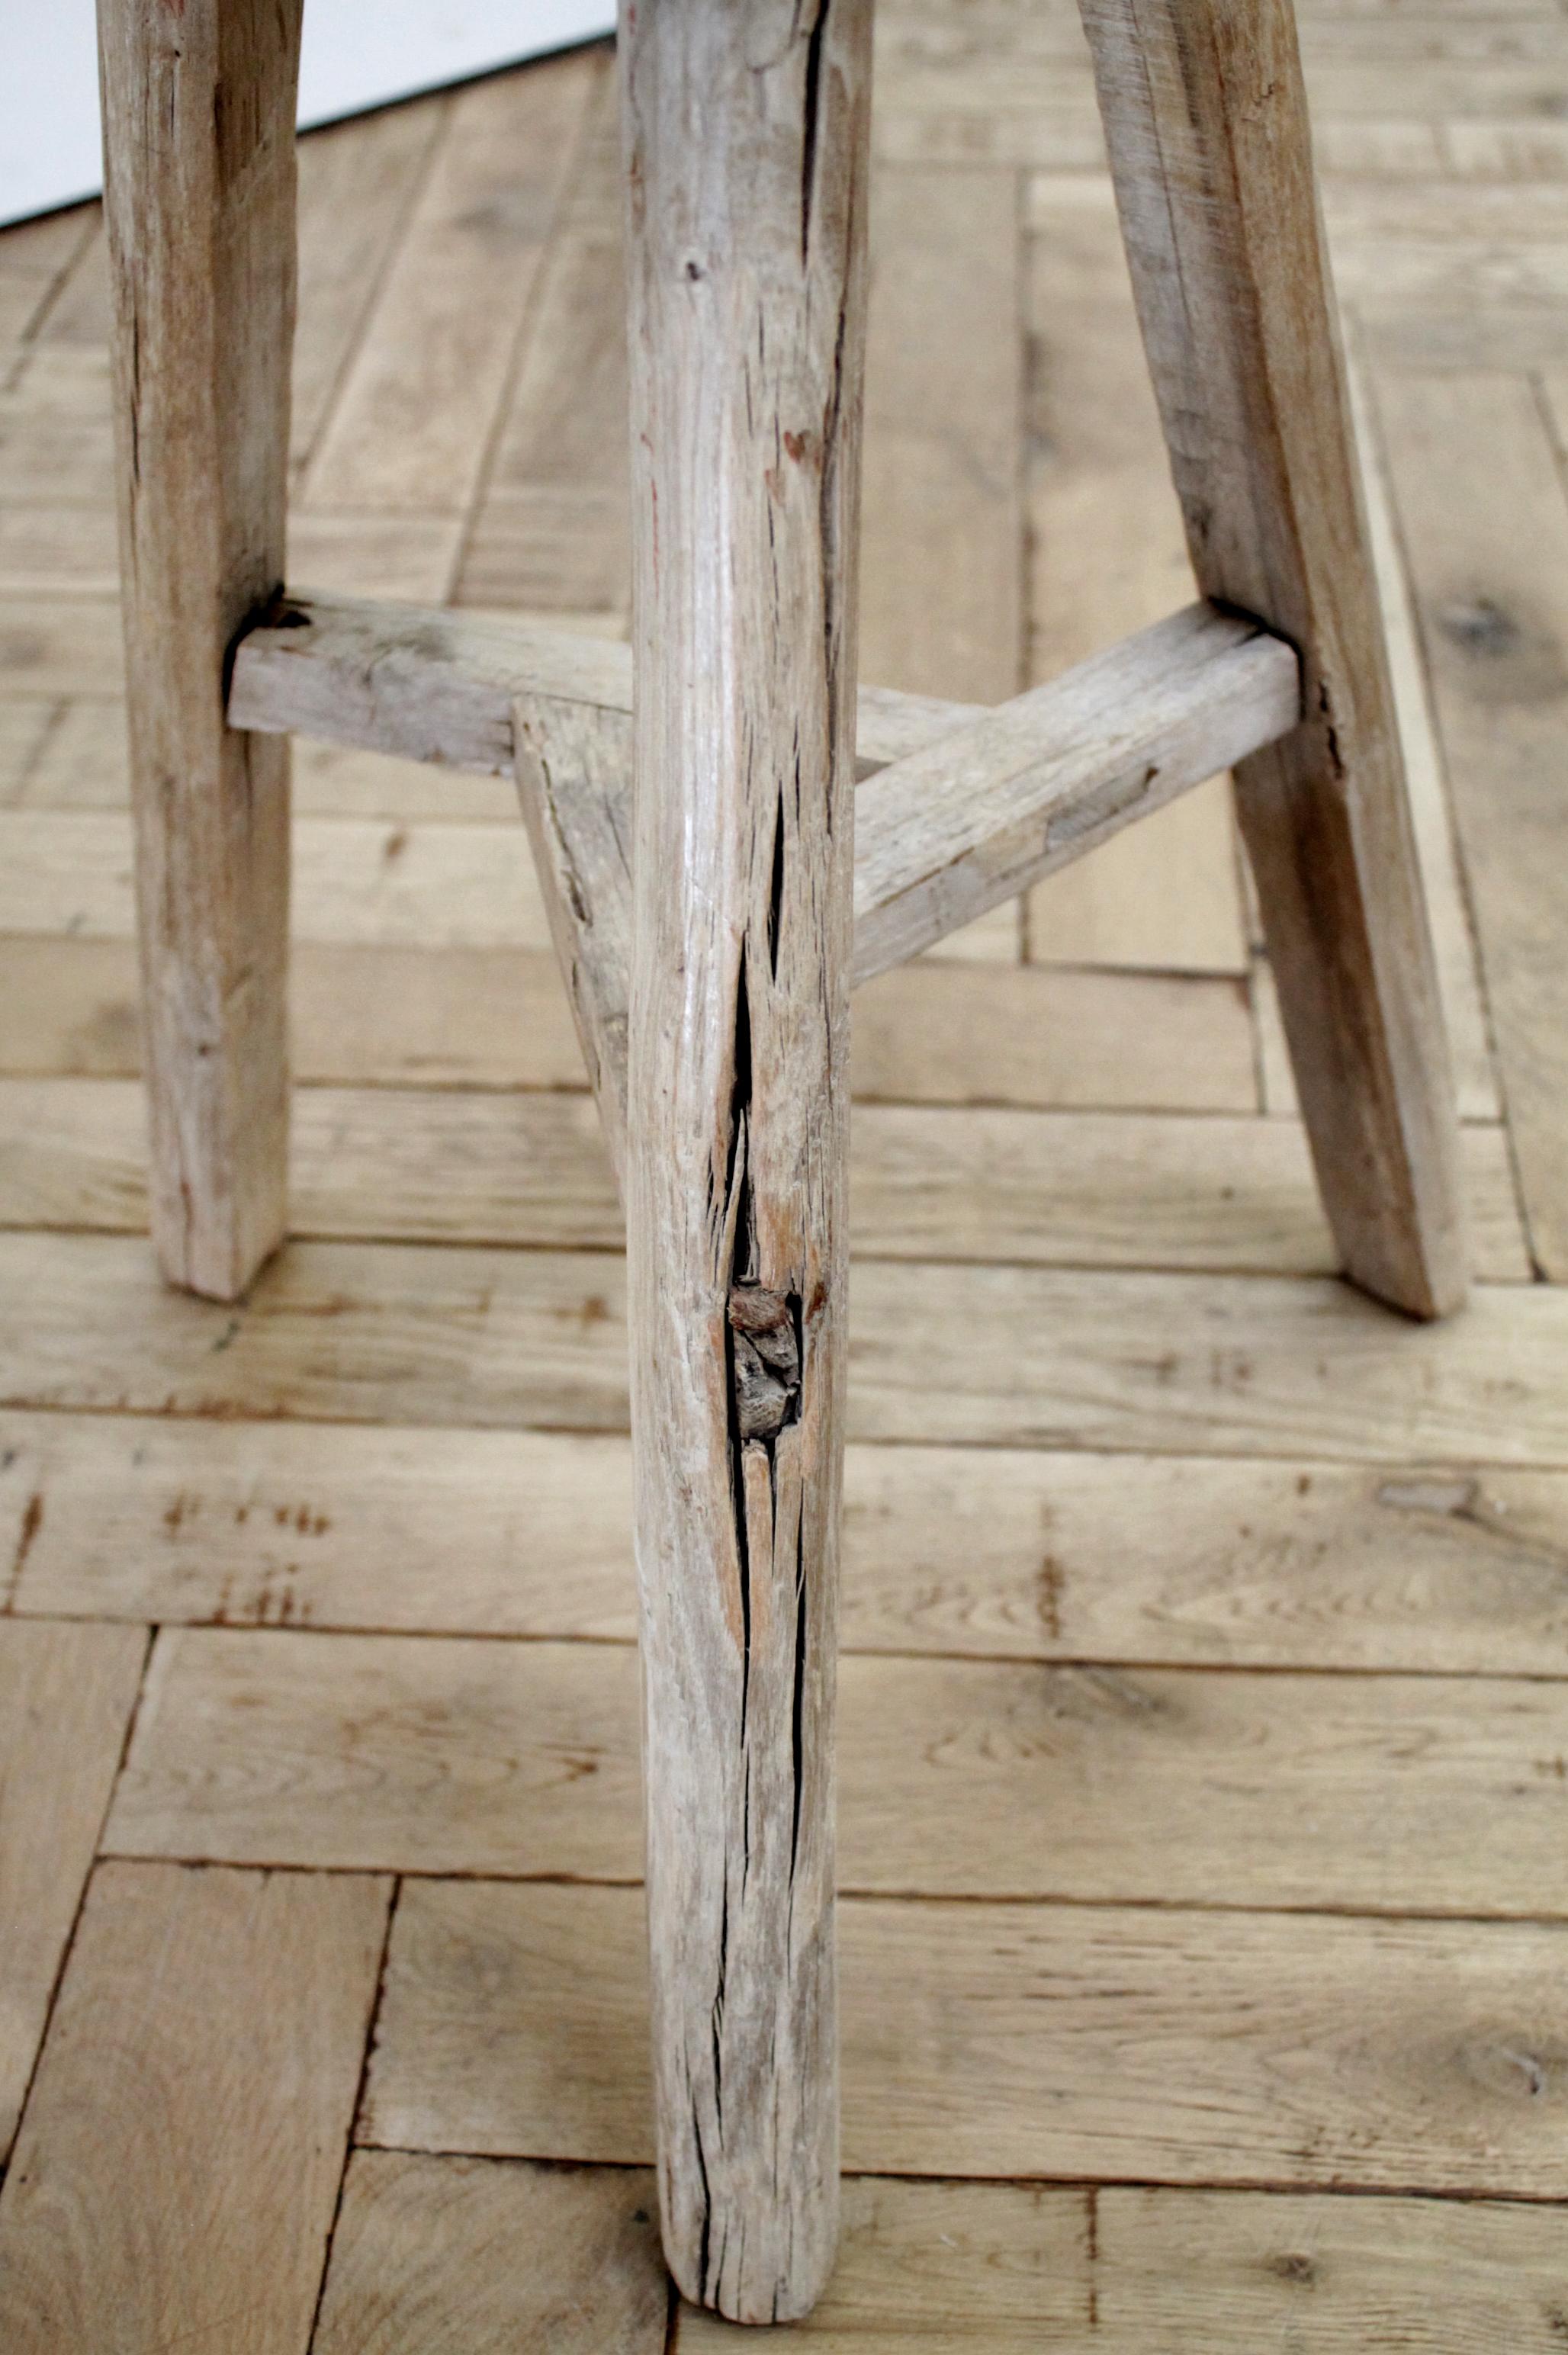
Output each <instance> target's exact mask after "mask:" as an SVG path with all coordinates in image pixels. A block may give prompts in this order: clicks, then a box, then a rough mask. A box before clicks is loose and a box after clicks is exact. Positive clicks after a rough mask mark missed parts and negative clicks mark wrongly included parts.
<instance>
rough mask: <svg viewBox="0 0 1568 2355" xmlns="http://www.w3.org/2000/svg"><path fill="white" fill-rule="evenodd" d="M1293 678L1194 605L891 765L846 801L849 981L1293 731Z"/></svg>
mask: <svg viewBox="0 0 1568 2355" xmlns="http://www.w3.org/2000/svg"><path fill="white" fill-rule="evenodd" d="M1300 709H1301V679H1300V672H1299V669H1298V666H1297V664H1296V657H1295V655H1294V654H1293V653H1292V651H1291V649H1290V648H1289V647H1288V646H1286V645H1285V644H1284V643H1283V642H1282V641H1281V640H1279V639H1277V638H1274V637H1271V636H1270V634H1269V633H1268V632H1267V631H1264V630H1258V629H1254V628H1253V626H1252V625H1251V624H1250V623H1246V622H1244V621H1242V620H1239V619H1238V618H1237V617H1235V616H1234V615H1232V614H1223V613H1218V612H1216V611H1215V610H1214V609H1213V608H1212V607H1208V606H1202V605H1194V606H1190V607H1189V608H1187V609H1186V610H1185V611H1184V612H1182V613H1174V614H1172V615H1171V616H1170V618H1169V619H1168V621H1164V622H1157V623H1155V624H1154V625H1153V626H1152V627H1151V628H1149V629H1147V630H1142V631H1140V632H1139V633H1138V634H1136V636H1135V637H1132V638H1128V639H1125V640H1124V641H1122V643H1121V644H1120V645H1115V646H1112V647H1110V648H1108V649H1107V650H1106V651H1105V652H1104V654H1100V655H1091V656H1090V657H1089V659H1088V660H1087V661H1086V662H1083V663H1082V664H1079V665H1077V666H1075V667H1074V668H1073V669H1072V670H1071V671H1069V672H1067V673H1065V674H1064V676H1063V677H1061V678H1059V679H1056V680H1053V681H1051V682H1050V683H1049V684H1047V685H1046V686H1044V687H1034V688H1032V689H1031V690H1030V691H1029V693H1028V694H1025V695H1020V696H1019V697H1017V698H1014V699H1013V701H1011V702H1010V703H1008V704H1004V705H1003V706H1002V707H1001V709H999V710H997V711H996V712H994V713H992V714H991V715H990V716H989V717H988V718H987V719H982V720H979V721H977V722H976V723H975V724H974V725H973V726H971V727H969V728H966V729H964V730H959V731H958V732H956V733H955V734H954V735H952V736H948V737H944V738H943V739H942V740H940V741H938V742H937V743H935V744H933V746H931V747H930V748H929V749H928V750H926V751H923V752H915V753H912V754H906V756H905V757H904V759H903V760H901V761H896V762H893V763H892V764H891V766H890V767H889V768H887V769H885V770H883V771H882V772H881V773H880V775H878V776H876V777H874V778H873V779H872V780H871V781H870V783H869V784H867V785H865V786H862V788H861V789H860V791H859V793H858V794H856V797H855V826H856V834H857V838H858V843H859V847H858V850H857V853H856V859H855V974H856V978H857V979H858V980H866V979H869V977H870V975H873V974H876V973H880V972H882V971H884V970H885V969H886V968H887V967H888V966H889V965H893V964H901V963H902V962H903V960H904V959H905V958H906V957H911V956H913V955H916V954H918V953H919V951H920V950H922V949H923V948H927V947H929V946H930V945H931V943H933V941H935V940H939V939H940V938H941V937H942V935H943V934H944V933H945V932H952V931H954V930H955V928H956V927H957V926H958V925H960V924H964V923H967V922H971V921H972V920H973V919H974V918H975V917H976V916H978V915H981V914H983V913H984V912H985V911H987V909H989V908H993V907H996V906H997V905H998V904H999V903H1000V902H1001V901H1002V900H1008V899H1011V898H1012V897H1014V896H1015V895H1016V894H1018V893H1019V892H1022V891H1024V890H1028V888H1029V886H1030V885H1031V884H1033V883H1035V882H1038V881H1039V880H1040V878H1041V877H1043V876H1046V875H1049V874H1051V873H1052V872H1053V871H1054V870H1055V869H1056V868H1061V867H1065V866H1067V865H1068V864H1069V863H1070V862H1071V861H1072V859H1074V858H1081V857H1082V856H1083V854H1084V853H1085V852H1087V851H1091V850H1093V848H1094V847H1096V845H1097V844H1099V843H1102V842H1104V841H1106V840H1108V839H1109V837H1111V835H1113V834H1114V833H1115V832H1116V831H1117V830H1118V829H1119V828H1120V827H1122V826H1127V825H1130V824H1131V823H1132V822H1133V821H1134V820H1135V819H1137V818H1142V817H1145V816H1147V815H1150V814H1151V813H1152V812H1154V811H1156V810H1158V809H1161V808H1163V807H1164V806H1165V805H1166V804H1167V803H1168V802H1169V801H1171V800H1174V799H1175V797H1176V796H1177V795H1178V794H1182V793H1185V792H1187V791H1189V789H1190V787H1192V786H1193V785H1197V784H1201V783H1203V782H1204V780H1205V779H1206V778H1209V777H1211V776H1213V775H1214V774H1215V773H1217V772H1218V771H1220V770H1221V769H1227V768H1229V767H1230V766H1231V764H1232V762H1233V761H1237V760H1240V759H1242V758H1243V756H1244V755H1245V754H1246V753H1248V752H1250V751H1255V750H1256V748H1257V746H1258V745H1259V744H1261V743H1264V742H1266V741H1271V740H1272V739H1273V738H1275V737H1276V736H1281V735H1284V734H1285V733H1286V732H1287V731H1288V730H1291V729H1293V728H1294V727H1295V726H1296V721H1297V719H1298V718H1299V716H1300Z"/></svg>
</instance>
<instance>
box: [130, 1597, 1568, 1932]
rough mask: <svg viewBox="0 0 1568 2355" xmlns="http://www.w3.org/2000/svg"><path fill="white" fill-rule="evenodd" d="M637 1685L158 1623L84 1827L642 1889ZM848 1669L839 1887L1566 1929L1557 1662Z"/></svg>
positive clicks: (541, 1662) (589, 1673)
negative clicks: (93, 1816) (632, 1884)
mask: <svg viewBox="0 0 1568 2355" xmlns="http://www.w3.org/2000/svg"><path fill="white" fill-rule="evenodd" d="M637 1680H638V1671H637V1661H636V1658H635V1654H634V1652H633V1650H632V1649H631V1647H630V1646H624V1645H606V1644H550V1643H545V1644H539V1643H533V1644H523V1645H514V1644H497V1643H485V1642H473V1641H461V1640H455V1639H454V1640H453V1641H450V1642H447V1643H444V1644H433V1645H432V1644H423V1643H421V1642H419V1641H418V1640H417V1639H415V1638H411V1637H408V1636H347V1635H315V1634H312V1633H309V1632H303V1631H293V1632H288V1633H279V1632H278V1631H276V1630H273V1629H263V1630H250V1631H246V1630H237V1629H228V1628H218V1629H213V1628H183V1629H171V1630H166V1631H165V1632H164V1633H163V1634H162V1635H161V1636H159V1638H158V1642H157V1646H156V1648H155V1653H154V1657H153V1663H152V1667H151V1669H150V1670H149V1673H148V1678H147V1685H146V1690H145V1693H144V1698H143V1701H142V1705H141V1708H140V1709H139V1710H138V1712H137V1719H136V1732H135V1738H134V1741H133V1745H132V1749H131V1753H130V1756H129V1758H128V1760H127V1762H126V1766H125V1771H124V1773H123V1775H122V1777H121V1780H120V1784H119V1786H118V1790H117V1793H116V1796H115V1802H114V1807H113V1812H112V1816H111V1817H110V1821H109V1824H108V1828H107V1830H106V1833H105V1847H106V1849H107V1850H108V1852H109V1853H110V1854H112V1855H121V1856H168V1857H184V1858H187V1859H202V1860H204V1861H209V1862H221V1863H231V1864H251V1863H257V1862H260V1861H261V1860H263V1859H266V1860H269V1861H272V1862H275V1863H281V1864H292V1865H304V1866H315V1867H318V1868H322V1867H325V1868H328V1869H333V1870H354V1869H361V1870H379V1871H407V1872H430V1871H435V1870H450V1871H453V1872H472V1873H480V1874H496V1875H504V1876H507V1877H509V1878H520V1879H530V1880H531V1879H538V1878H543V1877H563V1878H564V1877H568V1876H570V1877H573V1878H576V1879H579V1880H583V1881H633V1880H635V1879H636V1878H637V1875H638V1870H639V1838H638V1824H637V1804H636V1802H637V1739H638V1728H637V1714H638V1712H637ZM841 1687H842V1706H841V1727H840V1734H839V1742H838V1761H837V1774H838V1781H839V1785H840V1790H841V1796H842V1804H841V1823H840V1828H839V1838H838V1882H839V1886H840V1888H841V1889H843V1890H846V1891H854V1892H856V1893H858V1894H860V1895H866V1894H879V1893H880V1894H883V1895H889V1896H901V1895H906V1894H912V1893H919V1894H923V1895H926V1896H930V1897H933V1898H934V1897H962V1898H980V1897H1019V1898H1033V1899H1049V1898H1063V1899H1072V1900H1074V1901H1076V1902H1081V1903H1105V1902H1120V1901H1125V1902H1141V1903H1147V1904H1172V1903H1175V1904H1194V1905H1197V1904H1202V1905H1221V1906H1223V1905H1250V1906H1270V1907H1296V1908H1304V1907H1321V1908H1325V1909H1329V1910H1342V1911H1349V1912H1367V1913H1405V1912H1412V1911H1418V1912H1421V1913H1431V1914H1444V1913H1446V1914H1458V1915H1467V1916H1469V1915H1475V1916H1485V1915H1490V1916H1494V1917H1499V1918H1500V1917H1508V1916H1512V1917H1530V1918H1535V1919H1540V1920H1551V1919H1555V1920H1559V1921H1563V1920H1568V1866H1565V1864H1564V1860H1563V1807H1564V1802H1563V1797H1562V1796H1561V1792H1560V1790H1559V1787H1558V1785H1559V1781H1560V1778H1559V1777H1557V1776H1556V1775H1555V1774H1554V1773H1553V1771H1552V1766H1551V1763H1550V1762H1551V1761H1552V1759H1553V1758H1554V1757H1556V1756H1558V1755H1560V1754H1562V1753H1563V1751H1564V1749H1565V1747H1568V1686H1565V1685H1564V1684H1563V1681H1562V1680H1561V1679H1552V1678H1518V1679H1515V1680H1513V1681H1511V1682H1494V1681H1492V1680H1490V1679H1488V1678H1477V1677H1474V1676H1467V1677H1463V1678H1457V1679H1448V1678H1432V1677H1395V1676H1377V1677H1346V1678H1328V1679H1326V1678H1322V1677H1319V1676H1292V1675H1289V1674H1288V1673H1285V1672H1282V1671H1278V1670H1274V1671H1270V1672H1268V1673H1264V1674H1255V1673H1253V1674H1249V1673H1245V1672H1241V1671H1237V1670H1234V1669H1226V1670H1222V1671H1218V1670H1212V1669H1198V1668H1121V1669H1113V1668H1106V1667H1096V1668H1076V1667H1072V1666H1064V1667H1057V1668H1051V1669H1042V1668H1040V1667H1038V1666H1034V1665H1030V1664H1024V1663H1019V1662H1016V1661H1013V1662H1003V1661H995V1660H989V1661H982V1660H966V1661H961V1662H960V1661H951V1660H939V1659H926V1660H912V1659H887V1658H884V1659H873V1658H865V1657H852V1658H848V1659H846V1660H845V1661H844V1663H843V1667H842V1674H841ZM347 1729H352V1730H353V1731H352V1732H347V1736H346V1730H347ZM1281 1823H1289V1824H1290V1825H1291V1826H1292V1835H1291V1838H1289V1839H1288V1840H1285V1839H1280V1838H1277V1837H1275V1831H1276V1828H1277V1826H1278V1825H1279V1824H1281Z"/></svg>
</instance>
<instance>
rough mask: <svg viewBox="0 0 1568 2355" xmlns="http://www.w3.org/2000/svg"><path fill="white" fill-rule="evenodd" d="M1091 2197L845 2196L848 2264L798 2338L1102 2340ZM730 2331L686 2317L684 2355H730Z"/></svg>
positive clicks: (995, 2353) (1000, 2190) (932, 2352)
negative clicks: (1096, 2320)
mask: <svg viewBox="0 0 1568 2355" xmlns="http://www.w3.org/2000/svg"><path fill="white" fill-rule="evenodd" d="M1089 2225H1090V2217H1089V2200H1088V2195H1087V2194H1086V2193H1084V2192H1083V2191H1080V2190H1065V2189H1062V2190H1055V2189H1052V2190H1040V2189H1038V2188H1037V2187H1035V2186H1032V2185H1025V2184H1014V2183H1008V2184H1000V2183H985V2184H981V2183H899V2182H894V2181H892V2180H891V2179H889V2178H887V2177H885V2176H884V2177H879V2176H851V2177H850V2178H848V2180H847V2181H846V2183H845V2185H844V2232H843V2241H842V2243H841V2246H840V2250H839V2255H838V2263H837V2265H836V2267H835V2268H834V2271H833V2275H832V2278H831V2280H830V2281H829V2282H828V2285H827V2289H826V2290H825V2292H824V2293H823V2297H822V2302H821V2304H820V2305H819V2306H818V2307H817V2308H816V2312H815V2313H814V2314H812V2315H811V2316H809V2317H808V2318H807V2319H806V2320H805V2322H804V2323H802V2324H800V2325H799V2326H798V2335H799V2337H800V2338H801V2339H802V2340H803V2341H804V2342H805V2345H807V2346H808V2347H814V2348H816V2349H818V2350H820V2355H902V2350H905V2349H907V2348H909V2347H912V2346H918V2347H919V2348H920V2349H921V2350H923V2355H970V2350H981V2349H983V2350H985V2355H1045V2350H1052V2349H1055V2350H1066V2349H1068V2348H1082V2347H1083V2346H1084V2345H1085V2344H1088V2343H1092V2341H1086V2339H1085V2337H1084V2333H1085V2332H1086V2331H1092V2330H1093V2322H1092V2321H1091V2316H1092V2315H1093V2297H1092V2288H1091V2271H1090V2232H1089ZM732 2344H733V2341H732V2339H727V2338H726V2337H725V2336H724V2326H723V2324H722V2323H721V2322H718V2321H716V2320H715V2319H714V2318H712V2317H711V2316H710V2315H706V2314H703V2313H702V2312H701V2311H700V2310H699V2308H696V2307H682V2309H681V2312H680V2317H679V2320H678V2323H677V2329H676V2338H675V2345H676V2348H677V2350H678V2355H722V2350H724V2349H725V2348H727V2347H729V2346H731V2345H732Z"/></svg>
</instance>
